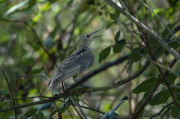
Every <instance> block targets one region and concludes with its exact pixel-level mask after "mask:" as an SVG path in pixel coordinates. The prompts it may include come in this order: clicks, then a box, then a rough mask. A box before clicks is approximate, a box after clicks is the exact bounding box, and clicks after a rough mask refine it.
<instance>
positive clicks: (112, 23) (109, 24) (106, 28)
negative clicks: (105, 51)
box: [106, 22, 115, 29]
mask: <svg viewBox="0 0 180 119" xmlns="http://www.w3.org/2000/svg"><path fill="white" fill-rule="evenodd" d="M114 23H115V22H112V23H110V24H108V25H107V26H106V29H108V28H109V27H110V26H111V25H112V24H114Z"/></svg>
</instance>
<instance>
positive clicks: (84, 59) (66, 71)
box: [46, 30, 102, 93]
mask: <svg viewBox="0 0 180 119" xmlns="http://www.w3.org/2000/svg"><path fill="white" fill-rule="evenodd" d="M99 31H100V30H98V31H95V32H90V33H86V34H83V35H81V36H80V37H79V39H78V42H77V49H76V50H75V51H74V52H73V53H72V54H71V55H70V56H69V57H67V58H66V59H65V60H64V61H63V62H62V63H61V65H60V66H59V67H58V69H57V70H56V71H55V73H54V76H53V78H52V79H51V80H50V81H49V83H48V87H47V89H46V93H47V92H48V91H49V90H51V92H53V91H55V90H56V89H57V88H58V84H59V83H60V82H63V81H64V80H66V79H69V78H71V77H73V80H74V81H75V82H76V83H78V82H77V81H76V77H77V75H78V74H80V73H81V72H83V71H85V70H87V69H89V68H91V67H92V66H93V64H94V59H95V57H94V55H93V53H92V51H91V47H90V44H91V42H92V41H93V40H94V39H95V38H98V37H101V36H102V35H100V36H93V34H95V33H97V32H99ZM80 85H81V84H80Z"/></svg>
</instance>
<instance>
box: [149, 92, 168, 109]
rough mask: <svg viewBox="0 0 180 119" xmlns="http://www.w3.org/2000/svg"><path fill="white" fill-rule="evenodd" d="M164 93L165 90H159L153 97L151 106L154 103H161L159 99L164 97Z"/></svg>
mask: <svg viewBox="0 0 180 119" xmlns="http://www.w3.org/2000/svg"><path fill="white" fill-rule="evenodd" d="M163 93H164V91H160V92H158V93H157V94H155V95H154V96H153V97H152V98H151V100H150V102H149V104H150V105H151V106H153V105H158V104H159V101H160V100H161V99H162V97H163Z"/></svg>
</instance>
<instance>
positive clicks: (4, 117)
mask: <svg viewBox="0 0 180 119" xmlns="http://www.w3.org/2000/svg"><path fill="white" fill-rule="evenodd" d="M13 114H14V110H10V111H6V112H0V118H1V119H9V118H8V117H9V116H11V115H13Z"/></svg>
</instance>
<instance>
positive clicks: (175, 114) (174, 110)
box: [171, 104, 180, 118]
mask: <svg viewBox="0 0 180 119" xmlns="http://www.w3.org/2000/svg"><path fill="white" fill-rule="evenodd" d="M179 114H180V109H179V107H178V106H177V105H176V104H174V105H173V107H172V109H171V116H172V117H173V118H177V117H178V115H179Z"/></svg>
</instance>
